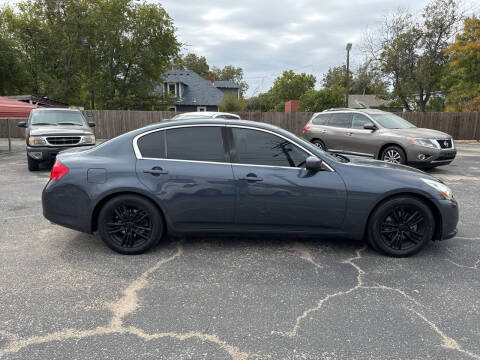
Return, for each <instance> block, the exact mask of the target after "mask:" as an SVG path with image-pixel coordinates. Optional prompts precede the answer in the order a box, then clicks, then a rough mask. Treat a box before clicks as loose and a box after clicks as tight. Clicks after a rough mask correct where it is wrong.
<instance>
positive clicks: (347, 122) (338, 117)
mask: <svg viewBox="0 0 480 360" xmlns="http://www.w3.org/2000/svg"><path fill="white" fill-rule="evenodd" d="M328 125H329V126H335V127H339V128H350V127H352V114H348V113H338V114H330V119H329V120H328Z"/></svg>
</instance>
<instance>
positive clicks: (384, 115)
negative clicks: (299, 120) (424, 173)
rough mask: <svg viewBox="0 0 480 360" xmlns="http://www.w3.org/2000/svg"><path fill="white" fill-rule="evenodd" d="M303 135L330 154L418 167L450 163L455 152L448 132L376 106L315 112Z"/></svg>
mask: <svg viewBox="0 0 480 360" xmlns="http://www.w3.org/2000/svg"><path fill="white" fill-rule="evenodd" d="M303 137H304V138H305V139H306V140H308V141H310V142H311V143H313V144H315V145H316V146H317V147H320V148H322V149H323V150H326V151H329V152H331V153H341V154H346V155H357V156H366V157H371V158H374V159H380V160H383V161H387V162H391V163H397V164H409V165H412V166H416V167H421V168H429V167H435V166H439V165H447V164H450V163H451V162H452V161H453V159H454V158H455V156H456V154H457V150H456V149H455V144H454V142H453V139H452V137H451V136H450V135H448V134H445V133H443V132H440V131H436V130H431V129H424V128H417V127H416V126H415V125H413V124H411V123H410V122H408V121H407V120H405V119H403V118H401V117H400V116H397V115H395V114H392V113H389V112H385V111H381V110H376V109H330V110H326V111H324V112H321V113H316V114H314V115H313V116H312V118H311V119H310V121H309V122H308V123H307V124H306V125H305V127H304V128H303Z"/></svg>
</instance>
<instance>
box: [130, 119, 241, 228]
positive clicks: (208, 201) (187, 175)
mask: <svg viewBox="0 0 480 360" xmlns="http://www.w3.org/2000/svg"><path fill="white" fill-rule="evenodd" d="M222 129H224V126H187V127H185V126H183V127H176V128H169V129H167V130H161V131H157V132H153V133H150V134H146V135H144V136H142V137H140V138H139V139H138V140H137V147H138V151H139V152H140V154H141V158H140V159H138V160H137V165H136V171H137V176H138V178H139V179H140V181H141V182H142V183H143V184H144V185H145V186H146V187H147V188H148V189H149V190H150V191H151V192H152V193H153V194H154V195H155V196H156V197H157V198H158V200H159V203H160V204H161V205H162V206H163V207H164V210H165V213H166V216H168V219H169V220H170V221H171V223H172V225H173V226H174V227H175V228H178V229H179V230H189V229H195V230H198V229H226V228H228V227H230V226H232V223H233V222H234V201H235V193H236V189H235V185H234V181H233V173H232V167H231V164H230V163H229V159H228V156H227V153H226V151H225V147H224V144H223V138H222V132H223V131H224V130H222Z"/></svg>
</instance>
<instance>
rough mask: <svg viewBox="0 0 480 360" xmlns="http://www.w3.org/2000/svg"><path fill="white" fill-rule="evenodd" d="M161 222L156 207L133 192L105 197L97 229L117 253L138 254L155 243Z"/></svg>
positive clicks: (160, 233) (161, 226)
mask: <svg viewBox="0 0 480 360" xmlns="http://www.w3.org/2000/svg"><path fill="white" fill-rule="evenodd" d="M164 228H165V224H164V222H163V219H162V216H161V214H160V212H159V210H158V209H157V207H156V206H155V205H154V204H153V203H152V202H150V201H149V200H147V199H145V198H143V197H141V196H137V195H120V196H117V197H115V198H113V199H111V200H109V201H108V202H107V203H106V204H105V205H104V206H103V208H102V210H101V211H100V214H99V216H98V231H99V233H100V236H101V237H102V239H103V241H104V242H105V243H106V244H107V246H108V247H110V248H111V249H113V250H115V251H116V252H119V253H121V254H129V255H130V254H141V253H143V252H145V251H147V250H149V249H150V248H152V247H153V246H155V245H156V244H157V243H158V242H159V241H160V239H161V238H162V235H163V233H164Z"/></svg>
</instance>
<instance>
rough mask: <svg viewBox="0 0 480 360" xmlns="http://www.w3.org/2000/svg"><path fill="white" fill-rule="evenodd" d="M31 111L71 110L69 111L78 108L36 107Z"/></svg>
mask: <svg viewBox="0 0 480 360" xmlns="http://www.w3.org/2000/svg"><path fill="white" fill-rule="evenodd" d="M32 111H35V112H37V111H71V112H80V110H78V109H70V108H36V109H32Z"/></svg>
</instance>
